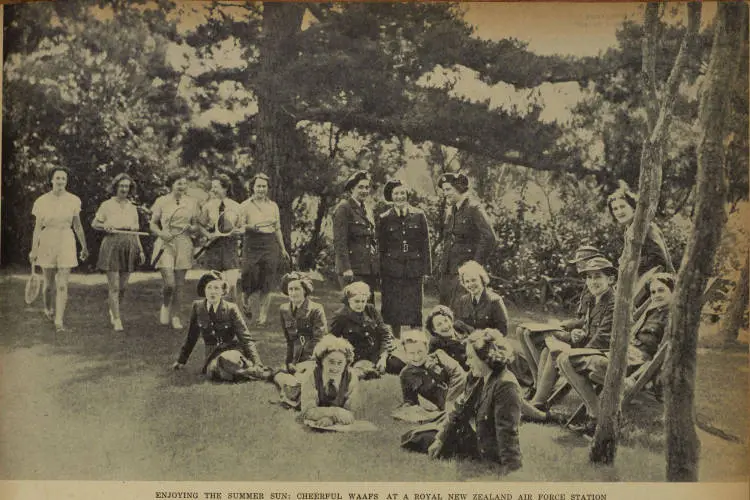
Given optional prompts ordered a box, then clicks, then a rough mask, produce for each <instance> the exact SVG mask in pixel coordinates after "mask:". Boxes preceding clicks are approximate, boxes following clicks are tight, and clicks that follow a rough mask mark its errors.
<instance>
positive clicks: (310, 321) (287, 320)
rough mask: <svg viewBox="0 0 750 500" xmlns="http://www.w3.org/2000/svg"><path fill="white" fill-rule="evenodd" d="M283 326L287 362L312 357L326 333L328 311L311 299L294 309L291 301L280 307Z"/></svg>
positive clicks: (292, 362)
mask: <svg viewBox="0 0 750 500" xmlns="http://www.w3.org/2000/svg"><path fill="white" fill-rule="evenodd" d="M279 315H280V317H281V328H282V329H283V330H284V338H286V364H287V365H289V364H297V363H300V362H303V361H307V360H309V359H312V353H313V349H315V345H316V344H317V343H318V341H319V340H320V339H321V337H323V335H325V334H326V331H327V323H326V313H325V311H324V310H323V306H322V305H321V304H318V303H317V302H313V301H311V300H309V299H305V301H304V302H303V303H302V304H301V305H300V306H299V307H298V308H297V309H296V310H294V311H292V304H291V302H287V303H285V304H281V307H279Z"/></svg>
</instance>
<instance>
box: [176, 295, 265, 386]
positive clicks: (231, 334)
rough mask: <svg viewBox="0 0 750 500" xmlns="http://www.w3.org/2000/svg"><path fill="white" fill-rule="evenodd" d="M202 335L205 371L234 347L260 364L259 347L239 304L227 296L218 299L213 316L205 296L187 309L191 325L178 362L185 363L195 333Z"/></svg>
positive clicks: (192, 344) (190, 351) (195, 339)
mask: <svg viewBox="0 0 750 500" xmlns="http://www.w3.org/2000/svg"><path fill="white" fill-rule="evenodd" d="M201 336H202V337H203V342H204V343H205V344H206V353H207V356H206V360H205V363H204V365H203V371H204V372H205V370H206V366H207V365H208V363H209V362H210V361H211V360H212V359H213V358H215V357H216V356H218V355H219V354H221V353H222V352H224V351H227V350H231V349H237V350H239V351H241V352H242V354H244V355H245V357H246V358H247V359H249V360H250V361H252V362H253V364H261V361H260V356H259V355H258V349H257V347H256V345H255V341H254V340H253V337H252V336H251V335H250V330H249V329H248V327H247V324H246V323H245V320H244V319H243V318H242V314H241V313H240V310H239V308H238V307H237V306H236V305H235V304H233V303H231V302H227V301H226V300H221V301H220V302H219V305H218V307H217V310H216V312H215V319H214V320H212V319H211V317H210V315H209V313H208V308H207V301H206V299H199V300H196V301H194V302H193V308H192V311H191V312H190V325H189V326H188V334H187V338H186V339H185V343H184V344H183V346H182V349H180V357H179V358H178V359H177V361H178V362H179V363H180V364H185V363H187V360H188V358H190V354H191V353H192V352H193V348H194V347H195V344H196V342H198V337H201Z"/></svg>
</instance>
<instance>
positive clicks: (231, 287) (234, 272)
mask: <svg viewBox="0 0 750 500" xmlns="http://www.w3.org/2000/svg"><path fill="white" fill-rule="evenodd" d="M224 278H225V279H226V280H227V285H228V290H227V298H228V299H229V300H231V301H233V302H234V303H235V304H237V305H239V306H242V302H241V300H242V297H241V295H240V288H241V286H240V283H238V281H239V280H240V270H239V269H227V270H226V271H224Z"/></svg>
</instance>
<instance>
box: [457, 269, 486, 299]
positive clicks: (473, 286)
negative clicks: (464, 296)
mask: <svg viewBox="0 0 750 500" xmlns="http://www.w3.org/2000/svg"><path fill="white" fill-rule="evenodd" d="M461 284H462V285H463V287H464V288H465V289H466V291H467V292H469V293H470V294H472V295H473V296H477V295H479V294H480V293H482V290H484V283H482V278H481V277H480V276H479V275H478V274H474V273H464V274H463V275H461Z"/></svg>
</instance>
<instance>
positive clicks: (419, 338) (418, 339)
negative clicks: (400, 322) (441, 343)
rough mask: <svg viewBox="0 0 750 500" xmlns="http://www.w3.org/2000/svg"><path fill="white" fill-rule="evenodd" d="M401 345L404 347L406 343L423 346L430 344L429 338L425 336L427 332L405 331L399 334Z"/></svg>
mask: <svg viewBox="0 0 750 500" xmlns="http://www.w3.org/2000/svg"><path fill="white" fill-rule="evenodd" d="M401 343H402V344H403V345H406V344H407V343H421V344H424V345H429V344H430V339H429V336H428V335H427V332H425V331H424V330H417V329H416V328H415V329H412V330H406V331H405V332H403V333H401Z"/></svg>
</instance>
